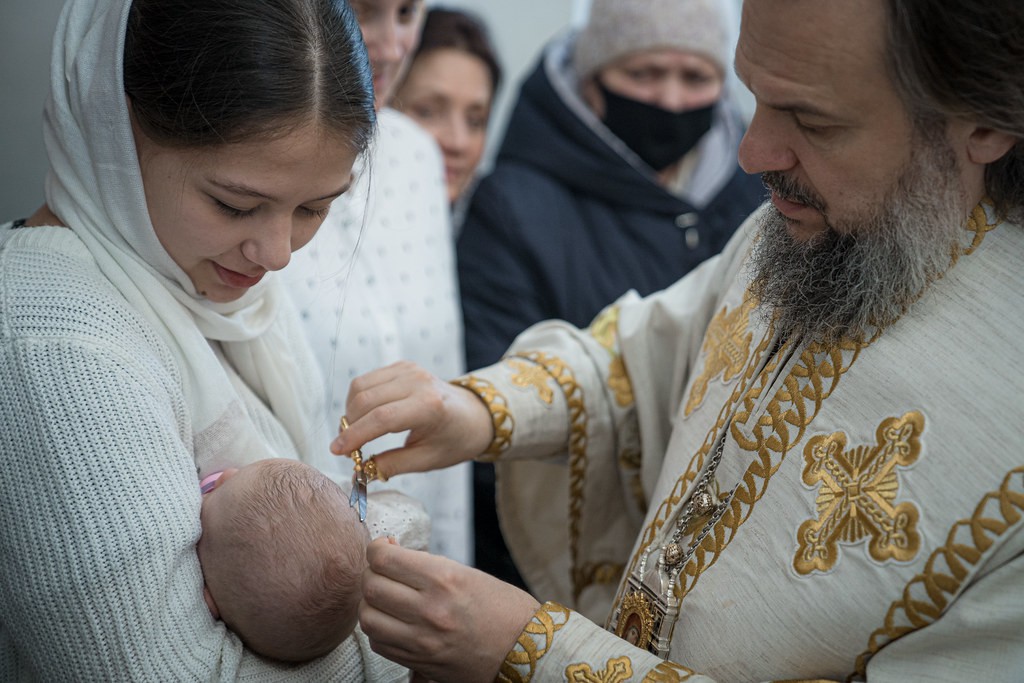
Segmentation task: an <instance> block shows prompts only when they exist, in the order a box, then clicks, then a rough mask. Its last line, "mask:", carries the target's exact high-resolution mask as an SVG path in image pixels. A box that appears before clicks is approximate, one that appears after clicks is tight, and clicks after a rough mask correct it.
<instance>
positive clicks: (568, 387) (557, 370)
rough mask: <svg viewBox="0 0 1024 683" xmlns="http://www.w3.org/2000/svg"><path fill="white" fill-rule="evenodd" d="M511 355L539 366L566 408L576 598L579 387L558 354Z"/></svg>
mask: <svg viewBox="0 0 1024 683" xmlns="http://www.w3.org/2000/svg"><path fill="white" fill-rule="evenodd" d="M511 358H523V359H525V360H528V361H530V362H532V363H536V364H537V365H539V366H541V367H543V368H544V370H546V371H547V373H548V374H549V375H551V378H552V379H554V380H555V382H556V383H557V384H558V386H559V387H560V388H561V389H562V394H564V396H565V403H566V406H567V407H568V410H569V422H570V425H571V426H570V430H569V552H570V558H571V563H572V566H571V570H570V571H571V576H572V581H573V599H574V600H577V601H578V600H579V597H580V594H581V593H582V592H583V589H584V588H585V586H584V585H582V584H581V583H580V581H581V580H583V579H585V578H586V577H585V575H584V574H583V573H581V570H580V568H579V545H580V519H581V518H582V516H583V479H584V477H585V475H586V460H587V406H586V402H585V400H584V398H583V388H582V387H581V386H580V385H579V384H578V383H577V382H576V377H575V376H574V375H573V373H572V370H571V369H570V368H569V366H568V365H567V364H566V363H565V361H563V360H562V359H561V358H557V357H555V356H550V355H548V354H546V353H543V352H541V351H530V352H524V353H519V354H515V355H513V356H511Z"/></svg>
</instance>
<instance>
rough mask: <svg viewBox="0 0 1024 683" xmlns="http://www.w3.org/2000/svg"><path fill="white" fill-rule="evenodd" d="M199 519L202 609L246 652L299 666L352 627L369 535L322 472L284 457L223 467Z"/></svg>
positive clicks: (327, 648) (329, 647)
mask: <svg viewBox="0 0 1024 683" xmlns="http://www.w3.org/2000/svg"><path fill="white" fill-rule="evenodd" d="M201 520H202V525H203V534H202V537H201V538H200V539H199V544H198V546H197V552H198V553H199V561H200V563H201V564H202V567H203V576H204V577H205V580H206V589H205V597H206V602H207V605H208V606H209V607H210V611H211V612H212V613H213V615H214V616H215V617H219V618H220V619H221V620H222V621H223V622H224V623H225V624H226V625H227V626H228V627H229V628H230V629H231V630H232V631H234V632H235V633H236V634H237V635H238V636H239V637H240V638H241V639H242V642H244V643H245V644H246V646H247V647H248V648H249V649H251V650H253V651H254V652H257V653H259V654H261V655H263V656H266V657H270V658H273V659H278V660H282V661H290V662H297V661H306V660H309V659H313V658H316V657H319V656H321V655H324V654H327V653H328V652H330V651H331V650H332V649H334V648H335V647H337V646H338V644H339V643H341V641H342V640H344V639H345V638H347V637H348V636H349V635H350V634H351V633H352V631H353V629H355V625H356V621H357V618H358V615H357V611H358V607H359V600H360V597H361V590H360V587H361V581H362V571H363V568H364V566H365V562H366V544H367V542H368V541H369V535H368V533H367V531H366V528H365V526H363V525H362V524H361V523H360V522H359V517H358V516H357V515H356V513H355V511H354V510H353V509H351V508H350V507H349V504H348V497H347V496H346V495H345V494H344V492H343V491H342V490H341V488H339V487H338V485H337V484H335V483H334V482H332V481H331V480H330V479H328V478H327V477H326V476H324V474H323V473H321V472H319V471H318V470H316V469H315V468H313V467H310V466H308V465H305V464H303V463H301V462H298V461H296V460H284V459H274V460H260V461H258V462H255V463H252V464H250V465H247V466H245V467H243V468H241V469H229V470H225V471H224V473H223V474H222V475H221V476H220V478H219V479H217V480H216V482H215V484H214V485H213V487H212V488H211V489H210V490H209V491H208V492H207V493H204V495H203V505H202V513H201Z"/></svg>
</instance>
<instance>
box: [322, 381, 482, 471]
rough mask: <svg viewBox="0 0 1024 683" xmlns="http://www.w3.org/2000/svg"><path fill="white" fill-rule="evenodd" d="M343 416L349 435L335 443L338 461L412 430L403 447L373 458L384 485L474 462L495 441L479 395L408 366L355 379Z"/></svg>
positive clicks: (341, 437)
mask: <svg viewBox="0 0 1024 683" xmlns="http://www.w3.org/2000/svg"><path fill="white" fill-rule="evenodd" d="M345 411H346V412H345V417H346V420H347V422H348V429H345V430H342V431H339V434H338V436H337V438H336V439H335V440H334V441H333V442H332V443H331V451H332V452H333V453H335V454H336V455H341V454H349V453H352V452H353V451H354V450H356V449H359V448H362V447H363V445H364V444H366V443H367V442H368V441H372V440H373V439H376V438H377V437H379V436H382V435H384V434H388V433H398V432H404V431H406V430H409V436H408V438H407V439H406V441H405V446H404V447H402V448H395V449H392V450H390V451H385V452H384V453H378V454H377V455H375V456H374V458H373V460H374V462H375V463H376V468H377V470H376V475H377V476H378V477H380V478H382V479H387V478H389V477H392V476H394V475H396V474H402V473H405V472H425V471H428V470H435V469H440V468H442V467H448V466H450V465H456V464H458V463H460V462H465V461H467V460H472V459H473V458H475V457H477V456H478V455H480V454H481V453H483V452H484V451H485V450H487V447H488V446H490V443H491V439H492V438H493V437H494V426H493V422H492V420H491V414H490V411H489V410H488V409H487V406H486V405H484V402H483V401H481V400H480V399H479V398H478V397H477V395H476V394H474V393H473V392H471V391H469V390H468V389H464V388H462V387H459V386H455V385H453V384H449V383H448V382H445V381H443V380H441V379H439V378H437V377H435V376H434V375H432V374H430V373H429V372H427V371H426V370H424V369H423V368H421V367H419V366H417V365H416V364H414V363H410V362H408V361H400V362H398V363H394V364H392V365H389V366H387V367H383V368H380V369H378V370H374V371H372V372H368V373H367V374H365V375H361V376H360V377H357V378H356V379H354V380H353V381H352V384H351V386H350V387H349V392H348V401H347V402H346V405H345Z"/></svg>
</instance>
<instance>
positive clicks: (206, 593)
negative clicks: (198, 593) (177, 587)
mask: <svg viewBox="0 0 1024 683" xmlns="http://www.w3.org/2000/svg"><path fill="white" fill-rule="evenodd" d="M203 601H204V602H205V603H206V608H207V609H209V610H210V614H211V615H212V616H213V618H214V619H220V610H219V609H217V603H216V602H214V601H213V594H211V593H210V589H209V588H207V587H206V586H205V585H204V586H203Z"/></svg>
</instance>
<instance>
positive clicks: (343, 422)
mask: <svg viewBox="0 0 1024 683" xmlns="http://www.w3.org/2000/svg"><path fill="white" fill-rule="evenodd" d="M338 427H339V431H342V432H343V431H345V430H346V429H348V419H347V418H346V417H345V416H344V415H342V416H341V424H339V425H338Z"/></svg>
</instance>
